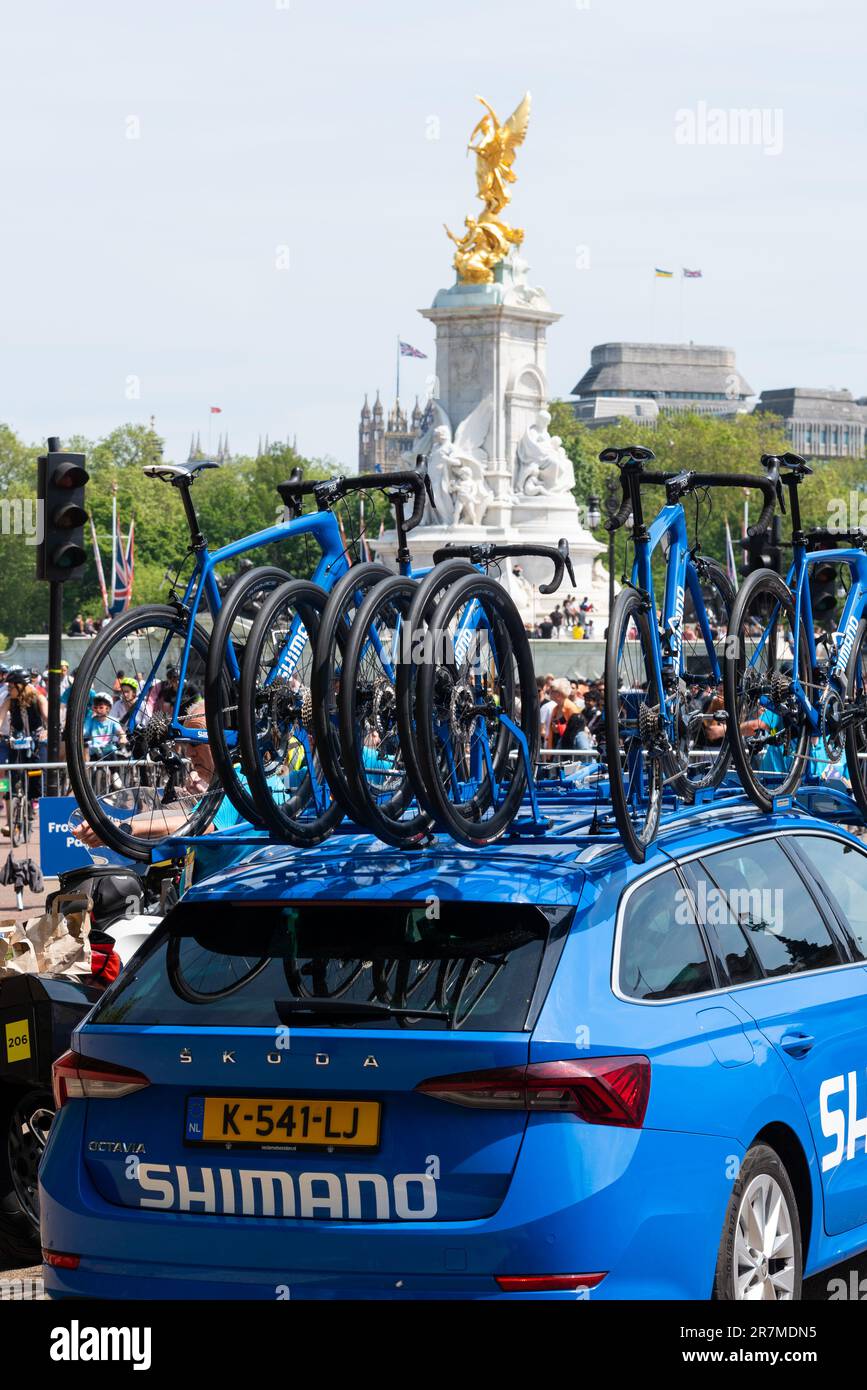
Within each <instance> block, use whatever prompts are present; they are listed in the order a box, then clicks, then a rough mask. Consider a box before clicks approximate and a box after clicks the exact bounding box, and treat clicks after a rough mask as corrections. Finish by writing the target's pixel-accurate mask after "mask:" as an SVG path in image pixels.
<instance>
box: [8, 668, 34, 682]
mask: <svg viewBox="0 0 867 1390" xmlns="http://www.w3.org/2000/svg"><path fill="white" fill-rule="evenodd" d="M6 680H7V682H8V683H9V685H29V684H30V672H29V671H25V669H24V667H23V666H10V667H9V670H8V671H7V673H6Z"/></svg>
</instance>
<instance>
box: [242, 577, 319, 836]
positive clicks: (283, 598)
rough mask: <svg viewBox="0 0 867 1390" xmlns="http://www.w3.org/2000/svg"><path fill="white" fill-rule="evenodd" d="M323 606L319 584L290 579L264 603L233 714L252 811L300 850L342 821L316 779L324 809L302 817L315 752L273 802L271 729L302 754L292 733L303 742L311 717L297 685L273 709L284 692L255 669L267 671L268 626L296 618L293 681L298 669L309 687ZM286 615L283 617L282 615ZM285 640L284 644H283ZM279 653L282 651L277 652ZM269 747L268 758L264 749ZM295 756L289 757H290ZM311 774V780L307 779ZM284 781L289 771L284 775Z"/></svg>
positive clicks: (277, 760)
mask: <svg viewBox="0 0 867 1390" xmlns="http://www.w3.org/2000/svg"><path fill="white" fill-rule="evenodd" d="M327 602H328V594H327V593H326V591H325V590H324V589H323V588H321V587H320V586H319V585H318V584H313V583H311V582H310V581H309V580H304V579H294V580H292V581H290V583H288V584H283V585H281V586H280V588H279V589H275V590H274V592H273V594H272V595H271V596H270V598H269V599H267V600H266V601H265V603H264V604H263V606H262V609H261V610H260V612H259V614H258V615H257V617H256V621H255V622H254V624H253V627H252V629H251V631H250V636H249V639H248V642H247V649H246V659H245V661H244V668H243V671H242V673H241V698H240V705H239V709H238V732H239V735H240V744H241V764H242V767H243V771H244V775H245V776H246V778H247V783H248V785H249V788H250V793H251V795H252V797H253V800H254V802H255V804H256V809H257V811H258V813H259V815H260V816H261V817H262V820H263V821H264V823H265V825H266V826H267V827H268V829H269V830H270V831H271V832H272V833H273V834H274V835H275V836H276V837H278V838H279V839H281V840H285V841H288V843H289V844H293V845H297V846H299V847H300V848H303V847H306V846H311V845H318V844H320V843H321V842H322V840H324V839H325V838H326V836H328V835H329V834H330V833H331V831H332V830H333V829H334V827H335V825H337V823H338V821H340V819H341V818H342V816H343V808H342V807H341V806H340V804H339V802H337V801H336V800H335V799H334V797H333V796H331V795H330V788H328V784H327V783H326V782H325V780H324V777H323V778H321V791H322V793H323V794H327V804H326V805H325V806H324V809H323V810H322V811H319V812H316V808H315V805H314V814H313V815H312V816H311V815H310V814H309V813H307V807H308V804H309V802H310V800H311V798H314V796H315V794H314V789H313V781H312V778H313V777H315V778H316V782H317V786H319V784H320V770H321V763H320V762H319V759H318V754H316V753H315V752H314V758H313V767H312V768H310V767H308V766H307V757H306V753H304V760H303V767H302V769H296V772H297V771H300V773H301V776H300V780H299V781H298V784H297V786H296V788H295V790H294V792H293V793H292V794H291V795H290V796H289V797H288V798H285V799H283V798H282V797H281V799H279V800H278V799H277V793H278V792H280V793H282V792H283V790H284V785H282V784H281V786H280V787H279V788H278V787H275V786H274V785H273V779H274V777H275V775H278V769H279V767H280V766H281V763H282V757H281V756H280V750H279V749H275V748H274V747H273V741H269V740H270V739H271V730H272V729H273V728H274V727H275V725H278V724H279V725H280V726H282V728H283V732H284V733H285V737H286V745H287V748H288V747H290V746H291V745H292V744H293V743H294V744H295V745H296V747H300V748H302V749H303V743H302V741H301V740H300V739H299V738H298V737H297V736H296V734H295V733H294V732H293V731H294V730H295V729H297V730H299V732H303V734H304V736H305V737H306V735H307V732H308V731H309V730H310V729H311V728H312V717H311V707H310V691H309V684H308V685H307V686H305V685H304V683H303V681H302V682H300V684H299V687H298V689H297V690H296V691H294V692H291V693H289V694H288V696H287V700H286V708H285V709H281V708H279V707H278V708H277V709H276V710H275V708H274V702H275V700H276V701H277V702H279V701H280V699H281V698H282V696H283V692H284V691H285V687H282V688H281V689H279V690H278V689H276V688H275V686H274V685H273V684H271V685H265V684H263V683H262V682H261V679H260V668H261V666H262V664H263V658H264V662H265V664H266V665H268V667H269V671H270V669H271V668H270V665H269V663H270V661H271V659H272V658H271V654H270V653H267V654H266V649H267V647H268V646H269V643H270V641H271V635H272V626H273V625H274V624H277V623H279V622H286V621H289V617H290V615H291V616H292V617H293V618H297V619H298V620H299V621H300V623H301V624H302V626H303V628H304V630H305V639H306V640H305V644H304V646H302V647H301V648H300V651H299V655H298V658H297V659H296V662H295V666H294V668H293V670H292V676H293V677H295V676H296V673H297V672H298V670H299V669H300V670H301V671H302V673H304V674H307V677H308V682H309V679H310V674H311V672H312V665H313V652H314V650H315V645H316V635H317V631H318V625H319V622H320V620H321V617H322V614H323V612H324V610H325V605H326V603H327ZM284 615H285V616H284ZM284 640H285V639H284ZM307 648H309V653H310V655H309V664H308V667H307V669H306V671H305V668H304V665H303V660H304V652H305V650H306V649H307ZM281 650H282V648H281ZM269 748H270V756H269V755H268V750H269ZM295 756H296V755H295V754H293V757H295ZM311 774H312V776H311ZM286 775H287V776H291V775H292V774H291V772H289V771H288V770H287V774H286Z"/></svg>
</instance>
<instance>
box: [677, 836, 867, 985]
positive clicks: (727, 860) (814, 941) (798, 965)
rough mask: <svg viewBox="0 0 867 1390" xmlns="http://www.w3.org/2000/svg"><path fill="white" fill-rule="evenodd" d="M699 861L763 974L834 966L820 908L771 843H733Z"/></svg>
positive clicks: (832, 947) (836, 956)
mask: <svg viewBox="0 0 867 1390" xmlns="http://www.w3.org/2000/svg"><path fill="white" fill-rule="evenodd" d="M703 863H704V864H705V866H706V868H707V870H708V871H709V873H710V875H711V878H712V879H713V880H714V881H715V883H716V886H717V888H718V889H719V890H720V891H721V893H722V899H721V907H722V908H723V909H724V910H725V912H727V914H728V916H729V918H730V919H731V921H733V922H736V923H739V924H740V925H741V926H742V927H743V928H744V931H745V932H746V934H747V936H748V938H749V941H750V944H751V946H752V948H753V950H754V951H755V953H756V955H757V956H758V958H759V961H760V962H761V965H762V969H763V970H764V972H765V974H766V975H790V974H796V973H799V972H801V971H804V970H821V969H822V968H823V967H825V966H829V965H839V963H840V954H839V952H838V950H837V946H836V944H835V942H834V940H833V938H832V936H831V934H830V932H829V930H828V928H827V926H826V925H825V922H824V921H823V920H822V917H821V916H820V914H819V909H818V908H817V906H816V904H815V902H814V901H813V898H812V897H811V895H810V893H809V892H808V890H807V887H806V885H805V883H804V881H803V879H802V878H801V876H800V874H799V873H798V872H797V870H796V869H795V867H794V865H793V864H792V862H791V860H790V859H789V858H788V857H787V855H786V854H785V853H784V852H783V850H782V849H781V848H780V846H779V845H778V844H777V842H776V841H775V840H771V839H766V840H753V841H752V842H751V843H749V844H739V845H733V846H731V847H730V848H728V849H724V850H720V851H719V852H718V853H717V854H712V855H707V856H705V858H704V860H703Z"/></svg>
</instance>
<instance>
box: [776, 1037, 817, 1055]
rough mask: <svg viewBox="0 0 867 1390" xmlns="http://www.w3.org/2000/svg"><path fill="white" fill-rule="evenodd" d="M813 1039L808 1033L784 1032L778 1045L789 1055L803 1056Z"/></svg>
mask: <svg viewBox="0 0 867 1390" xmlns="http://www.w3.org/2000/svg"><path fill="white" fill-rule="evenodd" d="M815 1041H816V1039H815V1038H814V1037H812V1035H811V1034H810V1033H784V1034H783V1036H782V1037H781V1038H780V1047H781V1048H782V1049H783V1051H784V1052H788V1053H789V1055H790V1056H791V1057H804V1056H806V1054H807V1053H808V1052H809V1051H810V1048H811V1047H812V1046H813V1043H814V1042H815Z"/></svg>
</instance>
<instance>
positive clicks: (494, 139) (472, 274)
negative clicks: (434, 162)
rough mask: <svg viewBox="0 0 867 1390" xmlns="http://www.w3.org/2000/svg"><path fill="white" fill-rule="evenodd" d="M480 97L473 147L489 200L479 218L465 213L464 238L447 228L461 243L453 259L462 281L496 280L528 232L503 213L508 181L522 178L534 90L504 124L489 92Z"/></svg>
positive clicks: (470, 147)
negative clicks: (521, 150)
mask: <svg viewBox="0 0 867 1390" xmlns="http://www.w3.org/2000/svg"><path fill="white" fill-rule="evenodd" d="M476 100H477V101H480V102H481V104H482V106H484V108H485V115H484V116H482V118H481V120H480V121H479V122H478V124H477V125H476V127H475V129H474V130H473V132H472V134H471V135H470V143H469V145H468V146H467V149H468V150H472V151H473V153H474V154H475V156H476V186H477V189H478V194H479V197H480V198H481V200H482V202H483V203H484V205H485V207H484V212H483V213H482V214H481V216H480V217H479V218H478V219H476V218H474V217H467V218H465V220H464V225H465V227H466V229H467V230H466V232H465V233H464V235H463V236H462V237H457V236H455V235H454V233H453V232H450V231H449V229H448V227H446V232H447V234H448V235H449V236H450V237H451V239H452V241H453V242H454V243H455V245H456V247H457V250H456V252H455V255H454V260H453V262H452V264H453V265H454V267H455V270H456V271H457V273H458V278H459V280H462V281H463V282H464V283H467V284H490V283H491V281H492V280H493V279H494V267H495V266H496V265H498V264H499V262H500V261H502V260H503V259H504V258H505V257H506V256H507V255H508V253H509V249H510V248H511V247H512V246H520V245H521V242H522V241H523V240H524V233H523V231H522V230H521V229H520V228H519V227H510V226H509V224H508V223H507V222H503V221H501V220H500V218H499V216H498V214H499V213H501V212H502V210H503V208H504V207H505V206H506V204H507V203H508V202H509V199H510V196H511V195H510V193H509V191H508V185H509V184H513V183H514V182H515V180H516V175H515V174H514V173H513V172H512V165H513V164H514V162H515V153H516V151H517V148H518V146H519V145H522V144H523V143H524V137H525V136H526V134H527V126H528V125H529V123H530V93H529V92H527V93H525V95H524V98H523V100H522V101H521V102H520V104H519V105H518V106H516V108H515V110H514V111H513V112H512V114H511V116H510V117H509V119H508V120H507V121H505V122H504V123H503V124H502V125H501V124H500V120H499V117H498V116H497V113H496V111H495V110H494V108H493V107H492V106H491V105H490V104H489V103H488V102H487V101H485V99H484V97H477V98H476ZM474 142H475V143H474Z"/></svg>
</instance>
